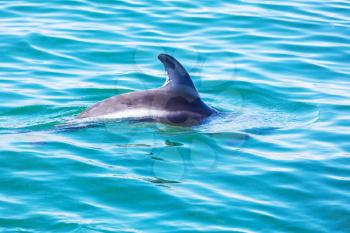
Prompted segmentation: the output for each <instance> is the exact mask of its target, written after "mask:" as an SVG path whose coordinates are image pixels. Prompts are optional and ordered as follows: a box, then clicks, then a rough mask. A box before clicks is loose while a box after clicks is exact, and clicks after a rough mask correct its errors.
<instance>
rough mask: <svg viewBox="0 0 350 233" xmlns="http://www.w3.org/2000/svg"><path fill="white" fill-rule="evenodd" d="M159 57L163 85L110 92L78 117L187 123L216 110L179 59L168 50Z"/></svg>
mask: <svg viewBox="0 0 350 233" xmlns="http://www.w3.org/2000/svg"><path fill="white" fill-rule="evenodd" d="M158 59H159V60H160V61H161V62H162V63H163V64H164V68H165V70H166V72H167V74H168V79H167V81H166V82H165V84H164V85H163V86H162V87H160V88H155V89H150V90H144V91H137V92H131V93H126V94H122V95H117V96H113V97H111V98H108V99H106V100H103V101H101V102H99V103H97V104H95V105H93V106H92V107H90V108H89V109H87V110H86V111H85V112H83V113H81V114H80V115H79V116H78V118H79V119H81V118H106V119H114V118H119V119H125V118H127V119H138V120H150V121H156V122H161V123H166V124H172V125H181V126H190V125H196V124H200V123H202V122H203V120H204V119H206V118H207V117H209V116H210V115H212V114H214V113H216V111H215V110H214V109H213V108H211V107H209V106H208V105H206V104H205V103H204V102H203V101H202V100H201V98H200V97H199V94H198V92H197V90H196V88H195V86H194V85H193V82H192V80H191V78H190V76H189V74H188V73H187V71H186V70H185V68H184V67H183V66H182V65H181V64H180V62H178V61H177V60H176V59H175V58H173V57H172V56H170V55H167V54H160V55H159V56H158Z"/></svg>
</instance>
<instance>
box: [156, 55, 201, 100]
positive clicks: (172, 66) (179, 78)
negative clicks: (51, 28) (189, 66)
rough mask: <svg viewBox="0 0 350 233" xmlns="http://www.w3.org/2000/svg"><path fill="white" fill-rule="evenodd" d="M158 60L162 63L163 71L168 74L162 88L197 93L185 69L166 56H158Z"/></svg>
mask: <svg viewBox="0 0 350 233" xmlns="http://www.w3.org/2000/svg"><path fill="white" fill-rule="evenodd" d="M158 59H159V60H160V61H161V62H162V63H163V65H164V68H165V71H166V72H167V74H168V79H167V81H166V82H165V84H164V86H170V87H171V88H176V87H180V88H185V87H187V88H189V89H192V90H193V91H194V94H196V95H197V94H198V93H197V89H196V87H195V86H194V84H193V82H192V80H191V77H190V75H189V74H188V73H187V71H186V70H185V68H184V67H183V66H182V65H181V63H180V62H178V61H177V60H176V59H175V58H173V57H172V56H170V55H168V54H159V55H158Z"/></svg>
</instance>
